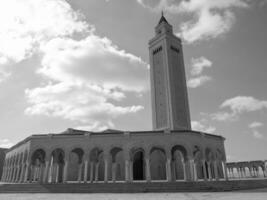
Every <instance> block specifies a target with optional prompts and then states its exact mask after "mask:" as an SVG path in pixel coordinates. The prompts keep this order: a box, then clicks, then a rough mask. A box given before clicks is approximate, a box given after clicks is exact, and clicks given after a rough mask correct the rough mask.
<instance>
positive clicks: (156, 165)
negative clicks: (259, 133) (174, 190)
mask: <svg viewBox="0 0 267 200" xmlns="http://www.w3.org/2000/svg"><path fill="white" fill-rule="evenodd" d="M150 173H151V179H152V180H166V154H165V151H164V149H162V148H157V147H154V148H152V149H151V151H150Z"/></svg>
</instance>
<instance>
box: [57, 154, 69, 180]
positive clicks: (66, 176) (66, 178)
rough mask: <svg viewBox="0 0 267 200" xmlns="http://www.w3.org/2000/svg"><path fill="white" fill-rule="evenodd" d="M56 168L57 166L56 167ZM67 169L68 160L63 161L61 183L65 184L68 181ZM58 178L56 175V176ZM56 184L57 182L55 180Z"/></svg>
mask: <svg viewBox="0 0 267 200" xmlns="http://www.w3.org/2000/svg"><path fill="white" fill-rule="evenodd" d="M57 166H58V165H57ZM68 168H69V160H68V159H66V160H65V164H64V169H63V183H67V181H68ZM57 177H58V174H57ZM56 182H57V180H56Z"/></svg>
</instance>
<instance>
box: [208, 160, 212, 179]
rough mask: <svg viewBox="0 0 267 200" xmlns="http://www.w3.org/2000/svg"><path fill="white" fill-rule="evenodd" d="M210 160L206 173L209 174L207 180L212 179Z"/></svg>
mask: <svg viewBox="0 0 267 200" xmlns="http://www.w3.org/2000/svg"><path fill="white" fill-rule="evenodd" d="M210 164H211V163H210V162H208V174H209V180H210V181H211V180H212V174H211V166H210Z"/></svg>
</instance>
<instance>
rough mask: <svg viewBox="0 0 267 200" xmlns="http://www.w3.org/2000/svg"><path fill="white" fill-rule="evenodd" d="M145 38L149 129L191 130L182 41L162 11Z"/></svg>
mask: <svg viewBox="0 0 267 200" xmlns="http://www.w3.org/2000/svg"><path fill="white" fill-rule="evenodd" d="M155 32H156V35H155V37H154V38H153V39H151V40H150V41H149V56H150V80H151V100H152V118H153V129H154V130H162V129H171V130H191V124H190V111H189V105H188V95H187V87H186V78H185V68H184V60H183V49H182V41H181V39H180V38H178V37H176V36H175V35H174V34H173V30H172V26H171V25H170V24H169V23H168V21H167V20H166V19H165V17H164V15H163V13H162V16H161V18H160V21H159V23H158V25H157V26H156V28H155Z"/></svg>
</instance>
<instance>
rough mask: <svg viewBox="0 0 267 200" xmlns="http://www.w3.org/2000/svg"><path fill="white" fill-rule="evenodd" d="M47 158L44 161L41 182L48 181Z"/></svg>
mask: <svg viewBox="0 0 267 200" xmlns="http://www.w3.org/2000/svg"><path fill="white" fill-rule="evenodd" d="M49 164H50V163H49V160H46V161H45V168H44V176H43V182H44V183H47V182H48V173H49Z"/></svg>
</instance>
